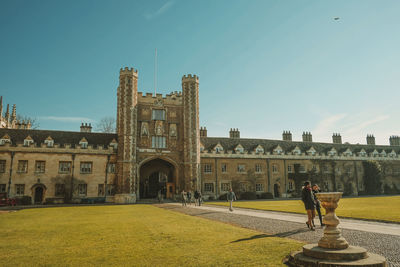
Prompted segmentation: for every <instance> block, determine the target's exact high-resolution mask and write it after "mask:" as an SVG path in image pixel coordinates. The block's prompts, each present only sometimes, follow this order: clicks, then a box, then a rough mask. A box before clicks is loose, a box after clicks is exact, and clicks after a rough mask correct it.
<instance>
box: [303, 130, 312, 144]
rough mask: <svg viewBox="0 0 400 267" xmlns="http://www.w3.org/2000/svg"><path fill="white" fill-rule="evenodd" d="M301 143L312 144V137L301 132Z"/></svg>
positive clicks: (308, 133)
mask: <svg viewBox="0 0 400 267" xmlns="http://www.w3.org/2000/svg"><path fill="white" fill-rule="evenodd" d="M303 142H312V135H311V133H310V132H303Z"/></svg>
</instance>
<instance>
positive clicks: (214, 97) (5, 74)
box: [0, 0, 400, 144]
mask: <svg viewBox="0 0 400 267" xmlns="http://www.w3.org/2000/svg"><path fill="white" fill-rule="evenodd" d="M399 13H400V1H395V0H394V1H368V0H359V1H355V0H350V1H349V0H346V1H345V0H343V1H340V0H339V1H338V0H337V1H317V0H315V1H307V0H301V1H289V0H286V1H285V0H275V1H272V0H262V1H257V0H251V1H244V0H236V1H234V0H226V1H225V0H217V1H215V0H210V1H208V0H202V1H190V0H153V1H133V0H131V1H122V0H116V1H100V0H97V1H89V0H80V1H78V0H73V1H60V0H51V1H46V0H36V1H32V0H30V1H21V0H2V1H0V36H1V42H0V95H3V98H4V102H5V104H6V103H10V104H14V103H15V104H17V112H18V113H20V114H23V115H28V116H31V117H36V118H37V119H38V121H39V123H40V128H41V129H56V130H79V126H80V123H81V122H91V123H92V124H96V122H97V121H99V120H100V119H101V118H102V117H106V116H116V88H117V86H118V74H119V69H120V68H121V67H125V66H129V67H134V68H136V69H138V70H139V91H143V92H153V74H154V49H155V48H157V51H158V78H157V84H158V89H157V91H158V92H159V93H163V94H166V93H169V92H171V91H176V90H181V77H182V75H184V74H188V73H192V74H196V75H198V76H199V77H200V122H201V125H202V126H207V129H208V134H209V136H228V132H229V129H230V128H233V127H234V128H239V129H240V131H241V136H242V137H249V138H253V137H256V138H271V139H281V135H282V131H283V130H290V131H291V132H292V133H293V138H294V140H301V134H302V132H303V131H310V132H312V134H313V140H314V141H320V142H331V140H332V137H331V136H332V133H334V132H335V133H336V132H339V133H341V135H342V139H343V141H344V142H350V143H365V137H366V135H367V134H374V135H375V137H376V141H377V143H378V144H388V139H389V136H390V135H399V134H400V124H399V118H400V111H399V108H398V107H399V99H400V90H399V89H400V88H399V85H400V81H399V79H400V49H399V47H400V16H399V15H398V14H399ZM334 17H340V19H339V20H334Z"/></svg>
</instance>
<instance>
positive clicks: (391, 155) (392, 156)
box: [389, 150, 396, 158]
mask: <svg viewBox="0 0 400 267" xmlns="http://www.w3.org/2000/svg"><path fill="white" fill-rule="evenodd" d="M389 157H391V158H394V157H396V152H394V150H392V152H390V153H389Z"/></svg>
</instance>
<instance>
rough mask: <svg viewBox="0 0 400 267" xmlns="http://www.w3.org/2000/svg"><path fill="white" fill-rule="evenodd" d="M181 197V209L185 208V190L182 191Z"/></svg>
mask: <svg viewBox="0 0 400 267" xmlns="http://www.w3.org/2000/svg"><path fill="white" fill-rule="evenodd" d="M181 197H182V207H186V197H187V195H186V192H185V190H182V192H181Z"/></svg>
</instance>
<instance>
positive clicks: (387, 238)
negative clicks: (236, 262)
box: [157, 203, 400, 267]
mask: <svg viewBox="0 0 400 267" xmlns="http://www.w3.org/2000/svg"><path fill="white" fill-rule="evenodd" d="M157 206H159V207H161V208H165V209H169V210H173V211H177V212H182V213H185V214H188V215H191V216H198V217H203V218H206V219H211V220H216V221H221V222H225V223H229V224H233V225H237V226H240V227H244V228H249V229H253V230H257V231H259V232H263V233H265V234H258V235H254V236H249V237H248V238H245V239H243V240H237V242H246V241H247V240H251V239H255V238H268V237H271V236H277V237H287V238H293V239H297V240H300V241H303V242H307V243H317V242H318V240H319V239H320V238H321V236H322V235H323V228H321V227H319V226H318V225H319V220H318V219H317V220H315V222H316V225H317V227H316V231H314V232H313V231H310V230H309V229H307V226H306V224H305V221H306V215H301V214H292V213H284V212H273V211H261V210H250V209H242V208H236V209H235V210H234V211H233V212H229V211H228V208H227V207H218V206H201V207H196V206H194V205H191V206H187V207H182V205H181V204H178V203H169V204H159V205H157ZM340 221H341V224H340V225H339V226H340V227H341V228H342V234H343V236H344V237H345V238H346V240H347V241H348V242H349V243H350V244H351V245H354V246H361V247H365V248H366V249H367V250H368V251H370V252H373V253H377V254H380V255H383V256H384V257H386V259H387V261H388V266H390V267H394V266H396V267H400V224H391V223H379V222H369V221H361V220H352V219H340Z"/></svg>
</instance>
